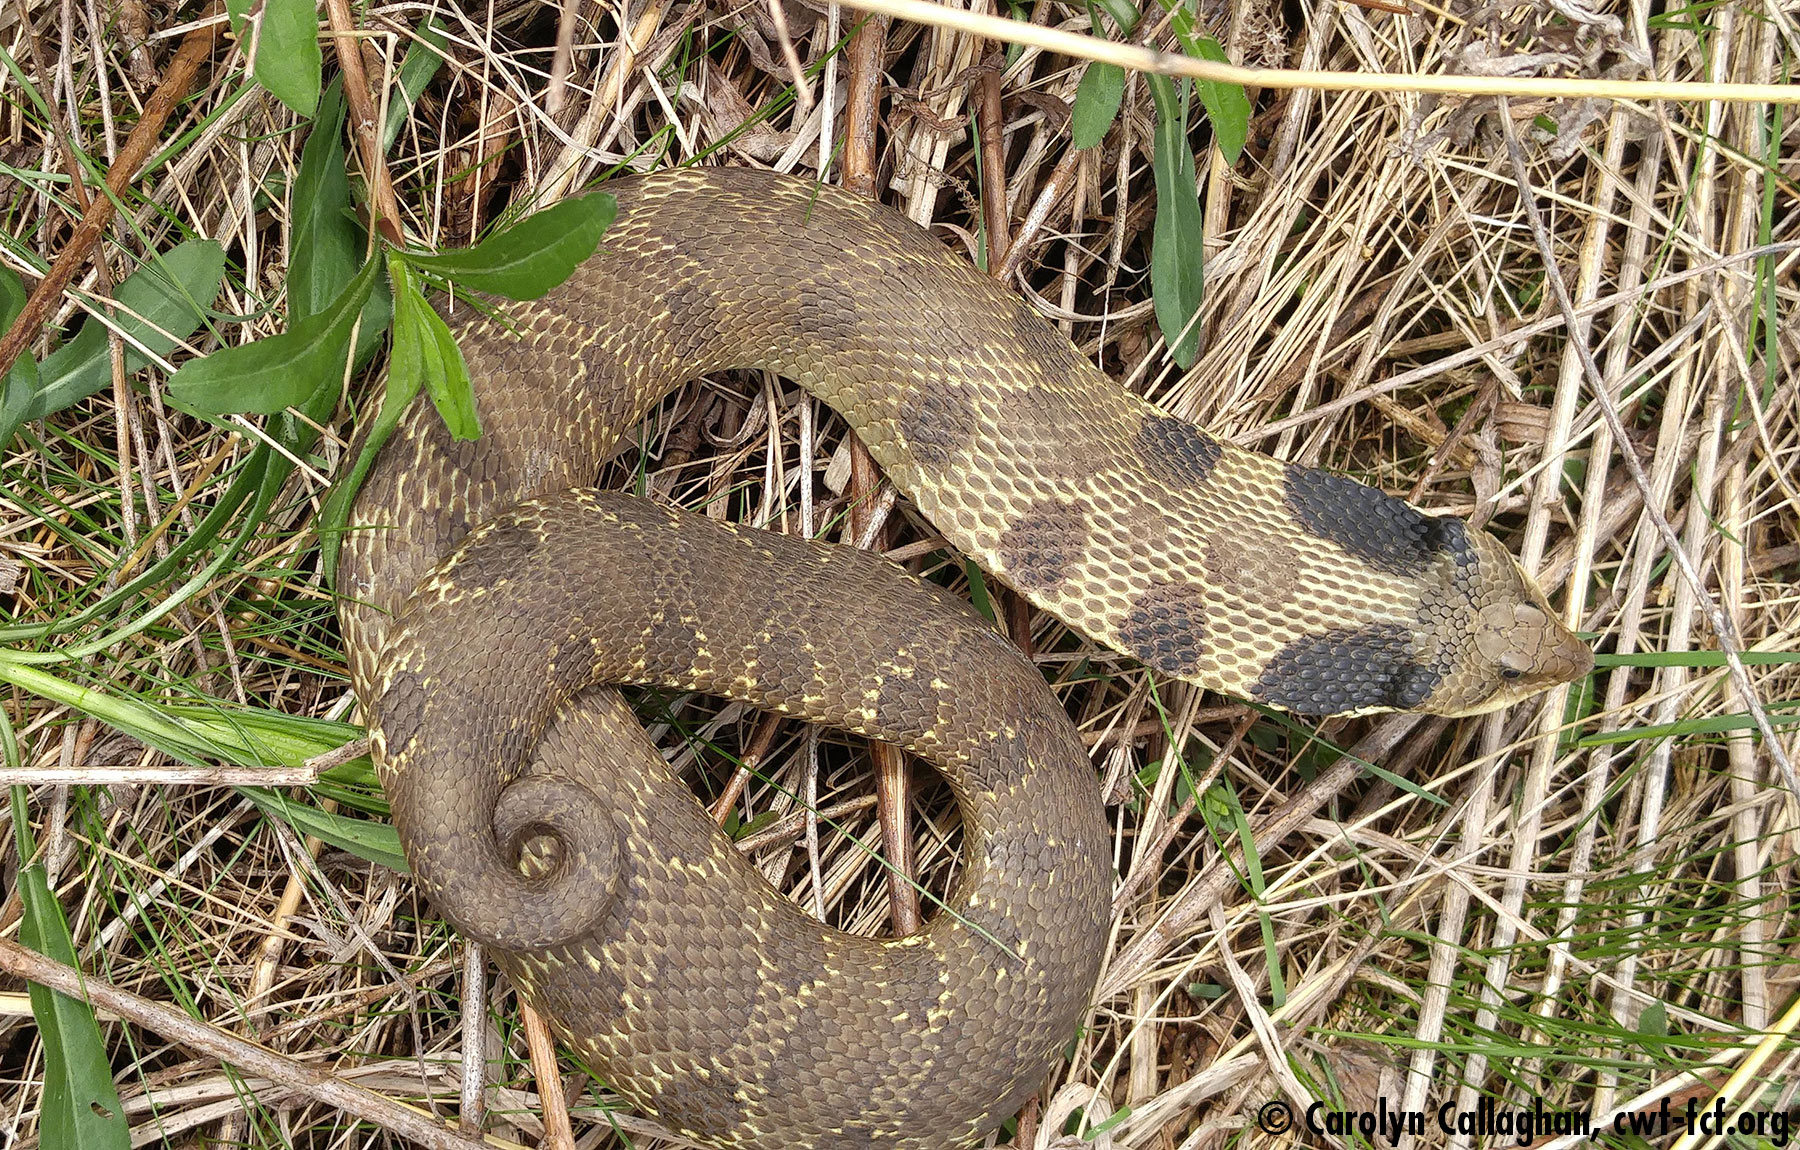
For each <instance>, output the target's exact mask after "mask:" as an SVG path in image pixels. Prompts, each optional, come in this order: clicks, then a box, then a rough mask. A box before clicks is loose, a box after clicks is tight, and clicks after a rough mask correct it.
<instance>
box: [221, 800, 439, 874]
mask: <svg viewBox="0 0 1800 1150" xmlns="http://www.w3.org/2000/svg"><path fill="white" fill-rule="evenodd" d="M238 790H239V792H240V793H242V794H243V795H244V796H245V797H246V798H248V799H249V800H250V801H251V802H253V803H255V804H256V805H257V806H258V807H260V808H262V810H263V811H264V813H266V814H269V815H272V816H274V817H275V818H278V819H280V820H282V821H283V822H285V823H287V824H289V825H290V826H292V827H293V828H294V829H295V830H297V831H299V832H300V833H301V834H303V835H312V836H313V837H315V838H318V839H320V840H322V841H324V842H327V843H330V844H331V845H332V846H334V847H337V848H338V849H339V850H345V851H349V852H350V853H351V854H353V855H355V856H356V857H357V858H360V859H367V860H368V861H370V862H372V863H374V864H375V865H377V866H384V867H387V868H388V869H389V870H394V871H399V872H400V873H401V874H406V873H407V868H406V852H405V851H404V850H402V849H401V847H400V835H399V834H398V832H396V831H395V830H394V828H393V826H392V825H390V824H388V823H377V822H371V821H369V820H368V819H356V818H350V817H348V816H346V815H340V814H336V813H334V812H332V811H325V810H320V809H319V808H318V807H315V806H310V805H308V804H306V803H297V802H294V801H293V800H291V799H288V798H286V797H285V796H283V795H282V794H281V793H280V792H277V791H268V790H263V789H262V788H260V787H239V788H238Z"/></svg>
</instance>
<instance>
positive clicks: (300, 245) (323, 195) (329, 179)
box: [288, 77, 363, 323]
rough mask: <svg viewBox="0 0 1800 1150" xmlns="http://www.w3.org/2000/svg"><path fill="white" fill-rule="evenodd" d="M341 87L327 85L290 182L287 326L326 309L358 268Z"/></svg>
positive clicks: (340, 83)
mask: <svg viewBox="0 0 1800 1150" xmlns="http://www.w3.org/2000/svg"><path fill="white" fill-rule="evenodd" d="M343 131H344V86H343V80H342V78H341V77H340V78H339V79H336V80H333V81H332V82H331V87H330V88H329V89H328V90H327V91H326V93H325V99H324V101H323V102H322V103H321V104H320V106H319V116H318V119H316V120H314V121H313V124H312V127H311V129H309V130H308V132H307V136H306V146H305V147H303V148H301V149H300V171H299V172H298V173H297V174H296V175H295V176H294V199H293V215H292V217H291V224H290V229H291V230H290V233H289V241H288V248H289V250H290V251H291V252H292V253H293V256H292V259H291V260H290V261H289V264H288V320H289V322H293V323H297V322H299V321H300V320H303V319H308V318H310V317H312V316H315V315H318V314H319V313H320V312H322V311H324V310H326V309H327V308H328V307H330V306H331V301H332V300H335V299H336V298H337V296H338V293H339V292H341V291H343V290H344V285H345V284H347V283H349V282H350V281H351V280H353V279H355V278H356V271H357V269H358V268H360V267H361V266H362V248H363V244H362V238H361V237H360V236H359V235H358V234H357V227H356V225H355V224H354V223H352V222H351V216H350V214H349V213H350V209H351V202H350V177H349V175H348V173H347V169H348V165H347V164H346V162H345V157H344V137H343Z"/></svg>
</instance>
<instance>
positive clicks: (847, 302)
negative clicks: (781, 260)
mask: <svg viewBox="0 0 1800 1150" xmlns="http://www.w3.org/2000/svg"><path fill="white" fill-rule="evenodd" d="M800 330H802V331H805V332H807V333H808V334H810V335H811V336H812V338H814V339H816V340H818V341H819V343H820V345H822V346H823V347H824V348H825V350H827V351H832V352H845V351H851V350H853V349H854V348H856V347H857V346H858V342H859V341H860V340H861V338H862V333H861V320H860V319H858V317H857V314H856V300H855V299H853V298H851V296H850V295H849V293H847V292H846V291H844V289H843V288H842V287H841V286H836V285H833V284H818V283H810V284H803V285H801V287H800Z"/></svg>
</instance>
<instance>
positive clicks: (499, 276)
mask: <svg viewBox="0 0 1800 1150" xmlns="http://www.w3.org/2000/svg"><path fill="white" fill-rule="evenodd" d="M618 210H619V205H618V203H617V202H616V201H615V200H614V199H613V198H612V197H611V196H609V195H607V194H606V193H604V192H590V193H589V194H587V195H585V196H577V197H575V198H573V199H568V200H564V201H562V202H561V203H560V204H553V205H551V206H550V207H548V208H545V209H544V210H543V211H541V212H536V213H534V214H532V215H529V216H526V217H525V218H524V219H522V220H520V221H519V222H518V223H516V224H513V225H512V226H510V227H507V228H503V229H501V230H500V231H498V232H495V233H494V234H493V235H491V236H489V237H488V238H487V239H485V240H483V241H481V242H480V243H478V244H476V245H475V246H474V247H472V248H463V249H461V250H458V251H451V252H441V253H439V254H437V255H411V254H409V255H408V256H407V257H406V261H407V263H409V264H411V265H412V267H413V268H414V269H415V270H417V271H419V272H423V273H425V274H427V275H431V276H436V277H439V278H442V279H446V280H450V281H452V282H454V283H455V284H456V285H457V286H458V287H461V288H469V289H472V290H474V291H484V292H492V293H494V294H495V295H503V296H506V297H507V298H508V299H536V298H538V297H539V296H541V295H543V294H544V293H545V292H547V291H549V290H550V289H551V288H553V287H555V286H556V285H557V284H559V283H561V282H563V281H564V280H566V279H568V278H569V275H570V273H572V272H573V271H574V270H575V269H576V267H577V266H579V265H580V264H581V262H582V261H583V260H585V259H587V258H588V257H589V256H591V255H593V254H594V249H595V248H597V247H599V246H600V237H601V236H603V235H605V234H606V229H607V228H609V227H611V226H612V222H613V216H615V215H616V214H618Z"/></svg>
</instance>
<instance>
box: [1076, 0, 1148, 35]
mask: <svg viewBox="0 0 1800 1150" xmlns="http://www.w3.org/2000/svg"><path fill="white" fill-rule="evenodd" d="M1096 8H1100V9H1104V10H1105V12H1106V14H1107V15H1108V16H1111V17H1112V22H1113V23H1114V24H1117V25H1118V26H1119V32H1120V34H1121V35H1125V36H1129V35H1131V33H1132V31H1133V30H1134V29H1136V28H1137V22H1138V17H1139V15H1140V13H1139V12H1138V8H1137V5H1135V4H1133V3H1132V2H1131V0H1094V3H1092V4H1090V5H1088V19H1089V20H1092V21H1093V22H1094V32H1095V34H1096V35H1100V34H1103V33H1101V29H1100V22H1099V20H1098V19H1097V18H1096V17H1095V11H1094V10H1095V9H1096Z"/></svg>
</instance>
